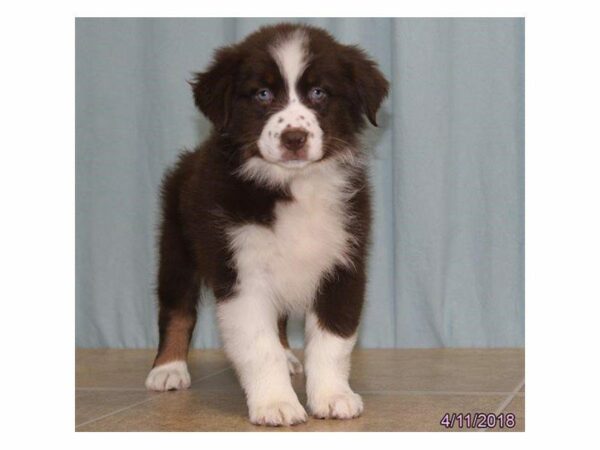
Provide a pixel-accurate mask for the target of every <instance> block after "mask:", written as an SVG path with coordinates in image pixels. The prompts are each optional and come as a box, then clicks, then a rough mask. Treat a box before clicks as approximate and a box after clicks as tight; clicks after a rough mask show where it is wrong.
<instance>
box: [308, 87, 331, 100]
mask: <svg viewBox="0 0 600 450" xmlns="http://www.w3.org/2000/svg"><path fill="white" fill-rule="evenodd" d="M326 96H327V94H326V93H325V91H324V90H323V89H321V88H320V87H314V88H312V89H311V90H310V91H308V98H309V99H310V101H312V102H320V101H322V100H323V99H324V98H325V97H326Z"/></svg>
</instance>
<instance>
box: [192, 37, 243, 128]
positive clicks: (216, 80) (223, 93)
mask: <svg viewBox="0 0 600 450" xmlns="http://www.w3.org/2000/svg"><path fill="white" fill-rule="evenodd" d="M240 59H241V58H240V54H239V52H238V50H237V49H235V48H234V47H223V48H220V49H218V50H217V51H216V52H215V56H214V59H213V62H212V63H211V65H210V66H209V67H208V69H207V70H206V72H201V73H196V74H195V76H194V80H193V81H191V82H190V85H191V86H192V90H193V92H194V101H195V103H196V106H197V107H198V109H200V111H202V113H203V114H204V115H205V116H206V117H208V119H209V120H210V121H211V122H212V123H213V124H214V126H215V127H216V128H217V129H218V130H220V131H223V130H224V129H225V128H226V127H227V124H228V122H229V117H230V112H231V107H232V102H233V95H234V92H233V90H234V83H235V74H236V72H237V70H238V67H239V63H240Z"/></svg>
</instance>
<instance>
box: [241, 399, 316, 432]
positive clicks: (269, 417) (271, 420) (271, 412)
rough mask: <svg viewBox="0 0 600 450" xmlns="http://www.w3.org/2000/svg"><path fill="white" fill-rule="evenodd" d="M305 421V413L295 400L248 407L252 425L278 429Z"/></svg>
mask: <svg viewBox="0 0 600 450" xmlns="http://www.w3.org/2000/svg"><path fill="white" fill-rule="evenodd" d="M306 419H307V415H306V411H305V410H304V408H303V407H302V405H301V404H300V402H298V400H296V399H294V401H279V402H274V403H269V404H265V405H257V406H255V407H250V422H252V423H253V424H254V425H266V426H270V427H279V426H282V425H296V424H299V423H303V422H306Z"/></svg>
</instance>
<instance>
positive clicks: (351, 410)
mask: <svg viewBox="0 0 600 450" xmlns="http://www.w3.org/2000/svg"><path fill="white" fill-rule="evenodd" d="M315 397H316V398H315V399H313V400H312V401H309V403H308V409H309V410H310V412H311V414H312V415H313V416H314V417H316V418H318V419H352V418H354V417H358V416H360V415H361V413H362V412H363V409H364V408H363V401H362V398H360V395H358V394H355V393H354V392H352V391H349V392H343V393H336V394H327V395H319V396H315Z"/></svg>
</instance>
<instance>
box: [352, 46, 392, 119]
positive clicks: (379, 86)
mask: <svg viewBox="0 0 600 450" xmlns="http://www.w3.org/2000/svg"><path fill="white" fill-rule="evenodd" d="M344 50H345V51H344V52H343V58H344V62H345V64H346V66H347V68H348V71H349V73H350V76H351V78H352V81H353V83H354V87H355V88H356V93H357V95H358V100H359V102H360V105H361V107H362V109H363V112H364V113H365V115H366V116H367V119H369V122H371V123H372V124H373V125H375V126H377V111H378V110H379V107H380V106H381V102H383V100H384V99H385V98H386V97H387V94H388V89H389V83H388V81H387V80H386V79H385V77H384V76H383V74H382V73H381V71H380V70H379V68H378V67H377V63H375V62H374V61H372V60H371V59H370V58H369V57H368V56H367V54H366V53H365V52H364V51H362V50H361V49H360V48H358V47H355V46H352V45H349V46H346V47H345V49H344Z"/></svg>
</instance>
